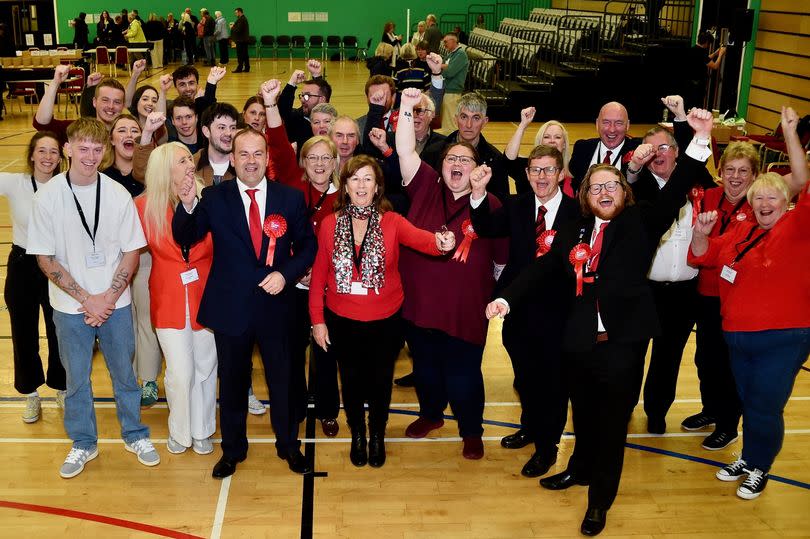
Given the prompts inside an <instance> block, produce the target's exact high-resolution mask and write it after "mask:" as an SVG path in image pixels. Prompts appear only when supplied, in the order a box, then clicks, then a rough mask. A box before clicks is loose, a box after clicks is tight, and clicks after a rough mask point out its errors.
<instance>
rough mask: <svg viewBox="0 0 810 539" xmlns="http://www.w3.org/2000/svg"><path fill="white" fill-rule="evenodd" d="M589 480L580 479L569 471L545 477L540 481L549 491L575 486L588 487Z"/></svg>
mask: <svg viewBox="0 0 810 539" xmlns="http://www.w3.org/2000/svg"><path fill="white" fill-rule="evenodd" d="M587 484H588V481H587V480H584V479H579V478H577V476H576V475H574V474H573V473H572V472H569V471H568V470H565V471H564V472H561V473H558V474H555V475H550V476H548V477H544V478H543V479H541V480H540V486H541V487H543V488H546V489H548V490H564V489H567V488H569V487H573V486H574V485H581V486H586V485H587Z"/></svg>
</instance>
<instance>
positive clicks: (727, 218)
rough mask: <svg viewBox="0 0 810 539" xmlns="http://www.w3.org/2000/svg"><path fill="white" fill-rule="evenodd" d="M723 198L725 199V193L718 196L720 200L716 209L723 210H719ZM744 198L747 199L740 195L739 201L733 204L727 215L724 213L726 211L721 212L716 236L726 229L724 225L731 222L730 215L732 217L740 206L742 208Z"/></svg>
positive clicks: (726, 225)
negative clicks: (721, 215)
mask: <svg viewBox="0 0 810 539" xmlns="http://www.w3.org/2000/svg"><path fill="white" fill-rule="evenodd" d="M725 199H726V196H725V195H723V196H721V197H720V202H719V203H718V204H717V211H723V210H721V209H720V208H722V207H723V201H724V200H725ZM746 200H747V199H746V198H745V197H742V199H741V200H740V201H739V202H737V205H736V206H734V209H732V210H731V213H729V214H728V215H726V212H723V217H721V218H720V231H719V232H718V234H717V235H718V236H720V235H722V234H723V232H725V231H726V227H728V225H729V223H731V218H732V217H733V216H734V215H735V214H736V213H737V212H738V211H740V208H742V205H743V204H745V201H746ZM745 241H748V240H745Z"/></svg>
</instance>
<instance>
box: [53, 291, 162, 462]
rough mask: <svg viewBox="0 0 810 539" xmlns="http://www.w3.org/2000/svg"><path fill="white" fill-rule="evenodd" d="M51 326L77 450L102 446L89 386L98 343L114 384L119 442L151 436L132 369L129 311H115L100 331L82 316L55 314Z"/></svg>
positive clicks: (68, 422)
mask: <svg viewBox="0 0 810 539" xmlns="http://www.w3.org/2000/svg"><path fill="white" fill-rule="evenodd" d="M53 322H54V324H55V325H56V337H57V339H58V340H59V355H60V356H61V359H62V364H63V365H64V367H65V372H66V373H67V395H66V397H65V430H66V431H67V434H68V436H69V437H70V439H71V440H73V447H75V448H78V449H90V448H91V447H94V446H95V445H96V443H97V442H98V431H97V429H96V410H95V407H94V406H93V388H92V386H91V384H90V374H91V372H92V370H93V344H94V343H95V341H96V338H98V342H99V348H100V349H101V352H102V354H104V360H105V361H106V363H107V370H109V372H110V378H111V379H112V383H113V393H114V395H115V408H116V413H117V414H118V422H119V423H120V424H121V437H122V438H123V439H124V441H126V442H127V443H131V442H135V441H137V440H140V439H142V438H147V437H149V428H148V427H146V426H145V425H144V424H143V423H141V388H140V387H138V381H137V380H136V379H135V373H134V372H133V370H132V355H133V354H134V353H135V334H134V332H133V329H132V309H131V308H130V306H129V305H127V306H126V307H121V308H120V309H116V310H115V311H113V313H112V314H111V315H110V317H109V318H108V319H107V321H106V322H104V323H103V324H102V325H101V327H98V328H94V327H91V326H88V325H87V324H85V323H84V315H83V314H66V313H62V312H59V311H54V312H53Z"/></svg>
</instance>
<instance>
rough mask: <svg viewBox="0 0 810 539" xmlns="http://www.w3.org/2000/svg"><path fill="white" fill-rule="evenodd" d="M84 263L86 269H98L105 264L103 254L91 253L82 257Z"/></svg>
mask: <svg viewBox="0 0 810 539" xmlns="http://www.w3.org/2000/svg"><path fill="white" fill-rule="evenodd" d="M84 263H85V265H86V266H87V267H88V268H100V267H102V266H104V264H105V263H106V259H105V258H104V253H103V252H98V251H93V252H92V253H89V254H87V255H86V256H85V257H84Z"/></svg>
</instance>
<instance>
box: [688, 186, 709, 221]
mask: <svg viewBox="0 0 810 539" xmlns="http://www.w3.org/2000/svg"><path fill="white" fill-rule="evenodd" d="M705 194H706V190H705V189H703V187H701V186H699V185H696V186H695V187H693V188H692V190H691V191H690V192H689V200H691V201H692V226H695V221H697V216H698V214H699V213H700V212H701V210H702V209H703V195H705Z"/></svg>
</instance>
